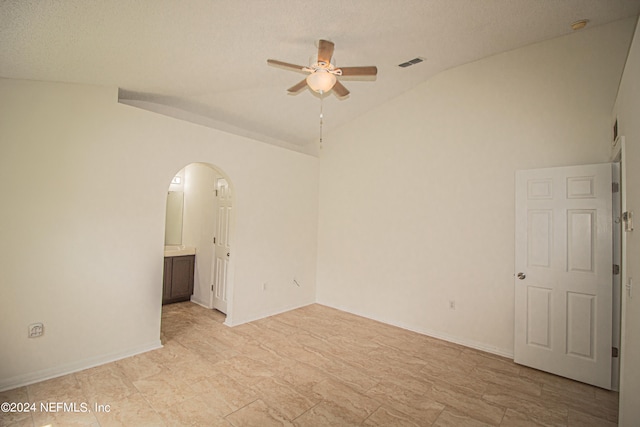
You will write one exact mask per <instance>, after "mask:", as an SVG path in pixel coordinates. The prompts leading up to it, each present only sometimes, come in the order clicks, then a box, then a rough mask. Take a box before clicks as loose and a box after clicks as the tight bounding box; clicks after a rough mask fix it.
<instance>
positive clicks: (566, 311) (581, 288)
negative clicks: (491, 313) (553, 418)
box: [514, 163, 613, 389]
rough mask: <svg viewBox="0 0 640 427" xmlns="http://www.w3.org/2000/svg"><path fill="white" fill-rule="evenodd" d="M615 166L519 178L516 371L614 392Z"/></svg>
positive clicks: (532, 173) (547, 171)
mask: <svg viewBox="0 0 640 427" xmlns="http://www.w3.org/2000/svg"><path fill="white" fill-rule="evenodd" d="M611 175H612V165H611V164H608V163H607V164H598V165H585V166H570V167H560V168H549V169H536V170H524V171H518V172H517V173H516V277H515V279H514V280H515V348H514V356H515V357H514V360H515V362H516V363H520V364H522V365H527V366H531V367H533V368H537V369H540V370H543V371H547V372H552V373H554V374H557V375H561V376H564V377H568V378H572V379H575V380H578V381H582V382H585V383H589V384H593V385H596V386H599V387H603V388H606V389H610V388H611V335H612V283H613V279H612V275H613V271H612V270H613V264H612V263H613V261H612V248H613V243H612V187H611Z"/></svg>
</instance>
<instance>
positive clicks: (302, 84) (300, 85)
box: [287, 79, 307, 93]
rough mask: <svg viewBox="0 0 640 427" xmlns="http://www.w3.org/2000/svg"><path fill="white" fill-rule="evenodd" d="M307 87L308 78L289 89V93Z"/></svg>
mask: <svg viewBox="0 0 640 427" xmlns="http://www.w3.org/2000/svg"><path fill="white" fill-rule="evenodd" d="M305 87H307V79H304V80H302V81H301V82H299V83H298V84H296V85H294V86H291V87H290V88H289V89H287V92H289V93H298V92H300V91H301V90H302V89H304V88H305Z"/></svg>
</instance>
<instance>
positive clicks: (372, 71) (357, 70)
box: [339, 66, 378, 76]
mask: <svg viewBox="0 0 640 427" xmlns="http://www.w3.org/2000/svg"><path fill="white" fill-rule="evenodd" d="M339 69H340V70H342V75H343V76H375V75H376V74H378V67H375V66H369V67H341V68H339Z"/></svg>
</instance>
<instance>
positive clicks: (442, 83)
mask: <svg viewBox="0 0 640 427" xmlns="http://www.w3.org/2000/svg"><path fill="white" fill-rule="evenodd" d="M633 26H634V21H633V20H625V21H620V22H616V23H613V24H610V25H607V26H603V27H595V28H592V29H588V30H583V31H582V32H579V33H574V34H571V35H569V36H565V37H562V38H558V39H554V40H550V41H547V42H543V43H539V44H535V45H531V46H528V47H525V48H522V49H518V50H514V51H511V52H507V53H504V54H501V55H496V56H493V57H489V58H486V59H483V60H480V61H477V62H474V63H471V64H467V65H464V66H461V67H458V68H454V69H451V70H448V71H446V72H443V73H441V74H440V75H438V76H436V77H434V78H433V79H431V80H429V81H427V82H425V83H424V84H422V85H421V86H419V87H417V88H416V89H415V90H412V91H410V92H408V93H406V94H404V95H402V96H400V97H398V98H396V99H394V100H392V101H391V102H389V103H386V104H385V105H382V106H380V107H379V108H377V109H375V110H374V111H372V112H370V113H368V114H365V115H363V116H361V117H359V118H358V119H357V120H355V121H354V122H352V123H350V124H348V125H346V126H344V127H342V128H341V129H339V130H338V131H336V132H333V133H331V134H330V135H328V136H326V137H325V144H324V149H323V153H322V155H321V162H320V217H319V218H320V219H319V243H318V296H317V299H318V302H320V303H323V304H327V305H330V306H333V307H337V308H341V309H344V310H346V311H350V312H354V313H358V314H361V315H364V316H368V317H371V318H375V319H378V320H381V321H384V322H388V323H392V324H396V325H399V326H403V327H405V328H409V329H413V330H416V331H420V332H423V333H427V334H430V335H434V336H438V337H442V338H445V339H449V340H452V341H455V342H460V343H463V344H466V345H470V346H473V347H477V348H482V349H485V350H488V351H493V352H495V353H498V354H503V355H512V354H513V312H514V303H513V300H514V292H513V286H514V285H513V274H514V271H513V265H514V172H515V171H516V170H518V169H528V168H542V167H551V166H559V165H571V164H588V163H599V162H606V161H608V159H609V147H610V145H609V141H610V139H611V121H610V114H611V109H612V107H613V103H614V100H615V96H616V89H617V87H618V82H619V79H620V75H621V71H622V68H623V66H624V61H625V57H626V53H627V48H628V45H629V41H630V38H631V34H632V30H633ZM407 71H408V72H410V69H407ZM451 300H455V310H451V309H450V308H449V301H451Z"/></svg>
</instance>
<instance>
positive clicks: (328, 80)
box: [267, 40, 378, 98]
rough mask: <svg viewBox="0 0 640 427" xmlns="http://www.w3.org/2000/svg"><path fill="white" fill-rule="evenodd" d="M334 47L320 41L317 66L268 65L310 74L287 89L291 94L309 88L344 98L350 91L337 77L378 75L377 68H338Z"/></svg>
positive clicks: (269, 62)
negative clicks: (332, 61)
mask: <svg viewBox="0 0 640 427" xmlns="http://www.w3.org/2000/svg"><path fill="white" fill-rule="evenodd" d="M334 47H335V45H334V44H333V42H330V41H328V40H320V41H319V42H318V60H317V61H316V63H315V64H312V65H310V66H308V67H304V66H302V65H295V64H290V63H288V62H282V61H278V60H275V59H267V63H268V64H270V65H275V66H280V67H284V68H287V69H291V70H295V71H302V72H307V73H310V74H309V75H308V76H307V78H306V79H304V80H302V81H301V82H299V83H298V84H296V85H294V86H291V87H290V88H289V89H287V92H289V93H291V94H295V93H298V92H300V91H301V90H302V89H304V88H306V87H307V86H309V87H310V88H311V90H313V91H315V92H318V93H320V94H323V93H326V92H328V91H330V90H331V89H333V93H334V94H335V95H336V96H337V97H339V98H344V97H345V96H347V95H349V91H348V90H347V88H346V87H344V85H343V84H342V83H340V82H339V81H338V79H337V76H349V77H368V76H375V75H376V74H377V73H378V69H377V68H376V67H375V66H366V67H341V68H336V67H335V66H334V64H332V63H331V58H332V57H333V49H334Z"/></svg>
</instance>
